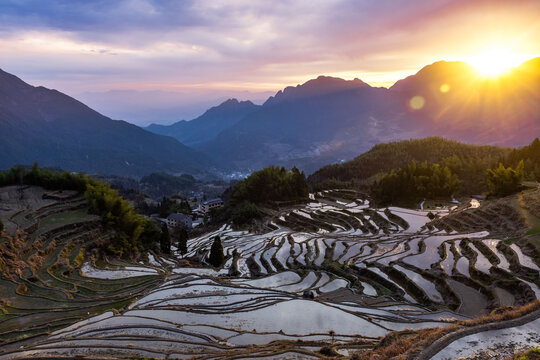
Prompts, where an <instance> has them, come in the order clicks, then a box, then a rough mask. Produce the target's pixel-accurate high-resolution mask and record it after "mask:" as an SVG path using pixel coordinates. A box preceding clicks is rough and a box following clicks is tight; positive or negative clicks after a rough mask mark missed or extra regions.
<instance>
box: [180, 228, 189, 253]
mask: <svg viewBox="0 0 540 360" xmlns="http://www.w3.org/2000/svg"><path fill="white" fill-rule="evenodd" d="M187 240H188V233H187V230H186V229H185V228H182V229H181V230H180V237H179V239H178V251H180V254H182V255H184V254H185V253H187Z"/></svg>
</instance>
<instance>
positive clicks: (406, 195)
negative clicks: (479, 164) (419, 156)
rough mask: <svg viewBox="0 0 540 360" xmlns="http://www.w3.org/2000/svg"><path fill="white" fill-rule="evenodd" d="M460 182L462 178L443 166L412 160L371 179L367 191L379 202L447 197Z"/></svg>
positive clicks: (388, 202) (451, 194)
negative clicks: (378, 177) (418, 162)
mask: <svg viewBox="0 0 540 360" xmlns="http://www.w3.org/2000/svg"><path fill="white" fill-rule="evenodd" d="M461 185H462V181H461V180H459V178H458V176H457V175H456V174H455V173H453V172H452V171H451V170H450V168H448V167H447V166H441V165H439V164H431V165H429V164H428V163H427V161H424V162H422V163H420V164H417V163H416V162H415V161H414V160H413V161H411V163H409V164H408V165H407V166H404V167H402V168H400V169H398V170H392V171H391V172H390V173H388V174H386V175H384V176H383V177H382V178H381V179H380V180H379V181H377V182H375V183H374V184H373V185H372V187H371V195H372V197H373V199H374V200H375V201H376V202H377V203H378V204H380V205H388V204H393V203H396V202H398V203H404V202H412V201H414V202H416V201H418V200H419V199H422V198H429V199H437V198H447V199H448V198H450V197H451V196H453V195H454V194H455V193H456V192H457V191H458V190H459V188H460V186H461Z"/></svg>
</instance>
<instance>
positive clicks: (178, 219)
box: [167, 213, 192, 229]
mask: <svg viewBox="0 0 540 360" xmlns="http://www.w3.org/2000/svg"><path fill="white" fill-rule="evenodd" d="M191 222H192V219H191V215H186V214H181V213H172V214H171V215H169V216H167V226H168V227H170V228H175V227H177V226H178V225H180V224H183V225H184V226H185V227H186V228H188V229H191V225H192V223H191Z"/></svg>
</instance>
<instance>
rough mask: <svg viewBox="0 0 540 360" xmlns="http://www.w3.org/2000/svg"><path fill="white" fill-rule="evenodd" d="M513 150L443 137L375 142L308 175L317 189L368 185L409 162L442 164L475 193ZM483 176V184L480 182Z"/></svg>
mask: <svg viewBox="0 0 540 360" xmlns="http://www.w3.org/2000/svg"><path fill="white" fill-rule="evenodd" d="M510 151H511V149H508V148H500V147H497V146H479V145H468V144H462V143H459V142H457V141H453V140H447V139H444V138H441V137H428V138H425V139H417V140H404V141H396V142H390V143H385V144H378V145H375V146H374V147H373V148H372V149H371V150H369V151H368V152H366V153H364V154H362V155H360V156H358V157H356V158H354V159H353V160H351V161H347V162H345V163H342V164H334V165H328V166H325V167H323V168H321V169H319V170H318V171H316V172H315V173H313V174H312V175H310V176H309V178H308V183H309V185H310V186H311V187H312V188H313V190H314V191H320V190H324V189H329V188H334V187H335V186H338V187H343V186H346V187H355V186H362V185H367V186H369V185H370V184H371V183H373V181H374V180H375V179H377V178H380V177H381V176H382V175H384V174H386V173H388V172H390V171H392V170H396V169H399V168H402V167H404V166H406V165H408V164H410V163H411V162H412V161H413V160H414V161H415V162H416V163H417V164H419V163H422V162H424V161H427V162H428V164H434V163H439V164H441V166H443V167H444V166H447V167H448V168H450V169H451V170H452V171H453V172H454V173H456V174H458V176H460V178H461V179H462V181H463V185H462V190H463V191H471V192H472V193H476V192H480V190H481V188H485V187H486V186H487V185H486V180H485V179H486V175H485V170H486V169H487V168H488V167H493V166H497V164H498V162H500V161H502V160H503V159H505V157H506V156H507V155H508V154H509V153H510ZM479 179H480V184H477V183H478V181H479Z"/></svg>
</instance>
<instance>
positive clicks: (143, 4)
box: [0, 0, 540, 96]
mask: <svg viewBox="0 0 540 360" xmlns="http://www.w3.org/2000/svg"><path fill="white" fill-rule="evenodd" d="M539 12H540V2H538V1H532V0H523V1H497V2H493V1H478V0H431V1H420V0H410V1H406V2H404V1H402V0H378V1H375V0H362V1H359V0H283V1H272V2H271V1H255V0H178V1H173V0H119V1H108V0H48V1H42V0H4V1H2V2H0V67H3V68H4V69H5V70H7V71H10V72H13V73H15V74H17V75H19V76H21V77H23V78H24V79H25V80H29V81H30V82H32V83H36V84H40V85H45V86H49V87H54V88H58V89H59V90H61V91H66V92H68V93H82V92H87V91H107V90H111V89H141V88H144V89H153V90H160V89H162V90H167V91H170V90H171V89H172V90H174V89H175V88H190V87H191V88H195V87H197V88H199V89H205V88H208V89H218V88H219V89H225V90H226V89H231V90H232V89H235V90H258V91H260V90H265V91H268V90H274V91H277V90H279V89H280V88H282V87H284V86H286V85H295V84H297V83H299V82H302V81H305V80H307V79H309V78H310V77H314V76H317V75H319V74H329V75H341V76H347V77H350V78H352V77H360V78H362V79H364V80H368V81H372V82H373V83H377V84H383V83H385V84H389V83H391V82H392V80H397V79H398V78H400V77H403V76H405V75H407V74H410V73H413V72H415V71H417V70H418V69H419V68H420V67H421V66H423V65H426V64H427V63H431V62H434V61H437V60H440V59H459V58H460V57H463V56H466V55H467V54H469V55H470V54H471V53H473V52H474V51H476V50H477V49H479V48H480V47H482V46H487V44H488V43H491V42H497V41H503V42H512V47H513V48H514V49H515V51H520V52H526V51H529V52H531V53H532V54H536V55H538V54H539V53H540V48H539V46H540V41H539V40H540V27H539V26H540V25H538V21H537V16H536V14H538V13H539ZM200 96H204V92H200Z"/></svg>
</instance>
